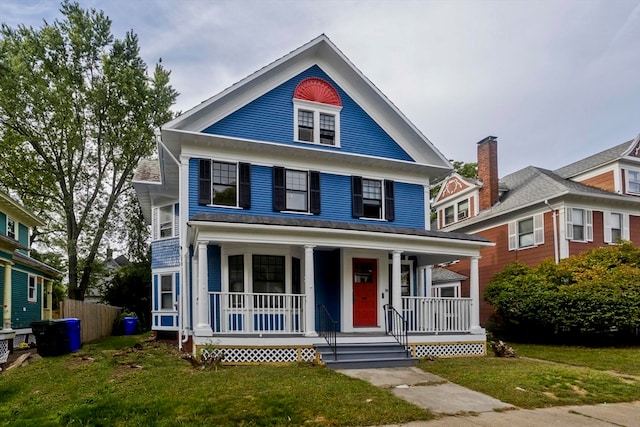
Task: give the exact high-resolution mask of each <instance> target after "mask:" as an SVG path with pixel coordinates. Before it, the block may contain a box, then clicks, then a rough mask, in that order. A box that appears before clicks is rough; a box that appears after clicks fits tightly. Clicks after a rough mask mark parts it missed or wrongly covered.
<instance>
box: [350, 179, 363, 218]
mask: <svg viewBox="0 0 640 427" xmlns="http://www.w3.org/2000/svg"><path fill="white" fill-rule="evenodd" d="M351 215H352V216H353V217H354V218H360V217H362V216H364V206H362V177H361V176H352V177H351Z"/></svg>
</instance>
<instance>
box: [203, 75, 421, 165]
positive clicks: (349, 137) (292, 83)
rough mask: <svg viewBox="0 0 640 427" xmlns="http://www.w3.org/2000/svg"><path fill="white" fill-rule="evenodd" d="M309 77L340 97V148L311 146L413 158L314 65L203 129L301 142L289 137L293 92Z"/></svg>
mask: <svg viewBox="0 0 640 427" xmlns="http://www.w3.org/2000/svg"><path fill="white" fill-rule="evenodd" d="M309 77H319V78H321V79H324V80H326V81H328V82H329V83H331V84H332V85H333V87H334V88H336V90H337V91H338V93H339V94H340V98H341V99H342V110H341V112H340V148H334V147H328V146H324V145H314V146H313V147H314V148H319V149H324V150H338V151H341V152H345V153H355V154H363V155H369V156H376V157H384V158H390V159H396V160H407V161H413V159H412V158H411V156H409V155H408V154H407V153H406V151H404V150H403V149H402V148H401V147H400V145H398V144H397V143H396V142H395V141H394V140H393V139H392V138H391V137H390V136H389V134H387V133H386V132H385V131H384V130H383V129H382V128H381V127H380V126H379V125H378V124H377V123H376V122H375V121H374V120H373V119H372V118H371V117H370V116H369V115H368V114H367V113H366V112H365V111H364V110H363V109H362V108H361V107H360V106H359V105H358V104H357V103H356V102H355V101H354V100H353V99H351V97H349V96H348V95H347V94H346V93H345V92H344V91H343V90H342V89H341V88H340V87H339V86H338V85H337V84H336V83H335V82H334V81H333V80H331V78H330V77H329V76H328V75H327V74H326V73H325V72H324V71H322V69H321V68H320V67H318V66H317V65H314V66H313V67H311V68H309V69H307V70H306V71H304V72H302V73H300V74H299V75H297V76H295V77H293V78H291V79H289V80H288V81H287V82H285V83H283V84H281V85H280V86H278V87H277V88H275V89H272V90H271V91H269V92H268V93H266V94H264V95H262V96H260V97H259V98H257V99H255V100H254V101H253V102H250V103H249V104H247V105H245V106H244V107H242V108H240V109H239V110H237V111H235V112H234V113H232V114H230V115H229V116H227V117H225V118H223V119H221V120H220V121H218V122H217V123H214V124H212V125H211V126H209V127H207V128H206V129H204V130H203V132H204V133H210V134H216V135H224V136H229V137H235V138H245V139H252V140H257V141H267V142H275V143H280V144H290V145H293V144H295V145H301V146H305V145H306V144H304V143H299V142H294V141H293V140H294V135H293V132H294V129H293V111H294V110H293V93H294V91H295V88H296V86H297V85H298V83H300V82H301V81H302V80H304V79H306V78H309Z"/></svg>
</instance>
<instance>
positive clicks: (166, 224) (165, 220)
mask: <svg viewBox="0 0 640 427" xmlns="http://www.w3.org/2000/svg"><path fill="white" fill-rule="evenodd" d="M173 209H174V207H173V205H167V206H162V207H161V208H160V209H159V214H160V218H159V222H158V230H159V234H160V238H161V239H164V238H167V237H173Z"/></svg>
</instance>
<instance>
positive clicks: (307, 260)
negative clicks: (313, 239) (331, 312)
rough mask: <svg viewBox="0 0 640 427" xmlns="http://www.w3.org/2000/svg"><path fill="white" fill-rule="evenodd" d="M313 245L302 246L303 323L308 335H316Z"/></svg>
mask: <svg viewBox="0 0 640 427" xmlns="http://www.w3.org/2000/svg"><path fill="white" fill-rule="evenodd" d="M314 248H315V245H305V247H304V300H305V305H304V308H305V324H306V330H307V331H306V333H305V335H306V336H308V337H317V336H318V333H317V332H316V295H315V292H316V290H315V286H314V282H315V270H314V265H313V249H314Z"/></svg>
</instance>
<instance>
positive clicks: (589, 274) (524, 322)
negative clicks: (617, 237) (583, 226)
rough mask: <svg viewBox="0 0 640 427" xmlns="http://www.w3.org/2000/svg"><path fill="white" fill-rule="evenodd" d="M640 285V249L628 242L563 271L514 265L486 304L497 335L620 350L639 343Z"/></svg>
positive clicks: (495, 283)
mask: <svg viewBox="0 0 640 427" xmlns="http://www.w3.org/2000/svg"><path fill="white" fill-rule="evenodd" d="M639 280H640V249H638V248H634V247H633V246H632V245H631V244H630V243H628V242H623V243H622V244H620V245H616V246H610V247H605V248H597V249H592V250H590V251H587V252H584V253H582V254H580V255H577V256H573V257H569V258H567V259H564V260H562V261H560V263H558V264H557V265H556V264H555V263H554V262H553V261H551V260H548V261H544V262H542V263H541V264H539V265H538V266H537V267H535V268H532V267H528V266H526V265H524V264H522V263H513V264H509V265H508V266H506V267H505V269H504V270H503V271H502V272H500V273H498V274H496V275H495V276H494V277H493V279H492V280H491V282H490V283H489V285H488V286H487V287H486V289H485V294H484V299H485V301H487V302H489V303H490V304H492V305H493V307H494V308H495V310H496V314H497V316H496V318H495V319H494V321H496V322H497V324H496V325H495V332H498V331H500V332H501V333H502V335H504V336H508V337H509V338H510V339H517V340H520V341H522V340H523V339H525V340H529V341H543V342H557V341H562V342H567V341H572V342H582V343H591V344H593V343H603V342H607V343H609V344H615V343H622V342H623V341H626V340H633V339H637V332H638V330H639V328H640V283H639Z"/></svg>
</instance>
